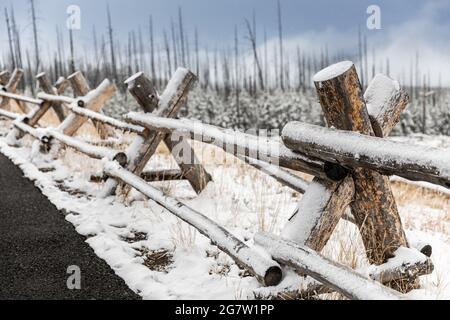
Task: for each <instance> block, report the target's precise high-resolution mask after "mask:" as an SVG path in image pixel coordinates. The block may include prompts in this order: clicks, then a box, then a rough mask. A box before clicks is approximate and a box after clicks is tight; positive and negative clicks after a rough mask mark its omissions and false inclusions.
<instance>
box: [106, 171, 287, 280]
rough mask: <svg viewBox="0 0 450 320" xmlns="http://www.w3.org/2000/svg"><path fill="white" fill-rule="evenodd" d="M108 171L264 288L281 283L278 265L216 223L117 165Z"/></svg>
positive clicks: (107, 172)
mask: <svg viewBox="0 0 450 320" xmlns="http://www.w3.org/2000/svg"><path fill="white" fill-rule="evenodd" d="M104 171H105V173H106V174H108V175H109V176H111V177H113V178H114V179H119V180H121V181H123V182H124V183H127V184H129V185H131V186H132V187H133V188H135V189H136V190H138V191H139V192H141V193H142V194H144V195H145V196H147V197H149V198H150V199H152V200H153V201H155V202H156V203H158V204H159V205H161V206H163V207H164V208H166V209H167V210H168V211H170V212H171V213H172V214H174V215H175V216H177V217H178V218H180V219H181V220H183V221H185V222H186V223H188V224H189V225H191V226H193V227H194V228H196V229H197V230H198V231H199V232H200V233H201V234H203V235H204V236H206V237H207V238H209V239H210V240H211V242H212V243H213V244H214V245H216V246H217V247H218V248H219V249H220V250H222V251H223V252H225V253H227V254H228V255H230V257H231V258H233V259H234V260H235V261H236V263H237V264H238V265H240V266H242V267H244V268H245V269H247V270H248V271H249V272H250V273H251V274H252V275H254V276H255V277H256V279H258V281H259V282H261V283H262V284H263V285H266V286H273V285H277V284H278V283H280V281H281V278H282V271H281V268H280V266H279V265H278V264H277V263H276V262H274V261H273V260H272V259H268V258H267V257H265V256H263V255H261V254H260V253H259V252H257V251H256V250H254V249H252V248H250V247H248V246H247V245H246V244H245V243H244V242H242V241H240V240H239V239H237V238H236V237H235V236H234V235H232V234H231V233H229V232H228V231H227V230H226V229H225V228H223V227H221V226H220V225H218V224H217V223H215V222H214V221H213V220H211V219H209V218H208V217H206V216H204V215H203V214H201V213H200V212H197V211H195V210H193V209H192V208H190V207H188V206H187V205H185V204H183V203H181V202H180V201H178V200H176V199H174V198H171V197H169V196H167V195H165V194H164V193H163V192H161V191H160V190H158V189H156V188H154V187H152V186H150V185H149V184H148V183H147V182H145V181H144V180H142V179H140V178H138V177H137V176H135V175H134V174H133V173H131V172H129V171H127V170H126V169H123V168H122V167H121V166H120V165H118V164H117V163H107V164H106V165H105V168H104Z"/></svg>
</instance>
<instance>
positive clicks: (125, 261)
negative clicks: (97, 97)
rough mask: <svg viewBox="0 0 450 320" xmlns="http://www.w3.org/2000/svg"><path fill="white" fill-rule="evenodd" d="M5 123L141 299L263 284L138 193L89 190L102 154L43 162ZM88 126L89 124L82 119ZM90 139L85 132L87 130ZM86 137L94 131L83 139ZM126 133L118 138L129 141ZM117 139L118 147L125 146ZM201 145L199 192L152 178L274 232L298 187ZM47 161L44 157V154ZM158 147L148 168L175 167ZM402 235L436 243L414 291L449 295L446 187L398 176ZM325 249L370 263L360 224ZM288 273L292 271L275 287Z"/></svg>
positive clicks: (40, 181) (8, 150) (232, 221)
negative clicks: (204, 173)
mask: <svg viewBox="0 0 450 320" xmlns="http://www.w3.org/2000/svg"><path fill="white" fill-rule="evenodd" d="M10 124H11V123H10V122H9V121H4V120H0V136H2V137H0V152H2V153H3V154H5V155H7V156H8V157H9V158H10V159H12V160H13V161H14V162H15V163H16V164H17V165H19V166H20V167H21V169H22V170H23V171H24V173H25V175H26V176H27V177H28V178H29V179H31V180H33V181H34V183H35V184H36V186H37V187H39V188H40V189H41V190H42V192H43V193H44V194H45V195H46V196H47V197H48V198H49V199H50V201H52V202H53V203H54V204H55V205H56V206H57V207H58V208H59V209H61V211H62V212H64V213H65V214H66V219H67V220H68V221H70V222H71V223H72V224H73V225H74V226H75V227H76V230H77V231H78V232H79V233H80V234H83V235H85V236H86V237H87V243H88V244H89V245H90V246H91V247H92V248H93V249H94V250H95V252H96V254H97V255H98V256H99V257H101V258H102V259H104V260H105V261H106V262H107V263H108V264H109V265H110V266H111V267H112V268H113V269H114V271H115V272H116V273H117V274H118V275H119V276H120V277H122V278H123V279H124V280H125V282H126V283H127V284H128V286H129V287H130V288H131V289H132V290H134V291H136V292H138V293H139V294H140V295H142V297H144V298H146V299H246V298H254V295H253V290H254V289H257V288H259V287H260V285H259V283H258V282H257V281H256V280H255V279H254V278H252V277H249V276H247V274H246V273H245V272H244V271H243V270H241V269H239V267H238V266H237V265H236V264H235V263H234V262H233V261H232V260H231V259H230V258H229V257H228V256H227V255H226V254H224V253H222V252H220V251H219V250H218V249H217V248H216V247H214V246H212V245H211V244H210V242H209V240H208V239H206V238H205V237H203V236H202V235H200V234H198V233H197V231H195V230H194V229H192V228H191V227H189V226H188V225H187V224H185V223H183V222H181V221H180V220H178V219H177V218H175V217H174V216H172V215H171V214H170V213H168V212H167V211H165V210H164V209H163V208H161V207H160V206H159V205H157V204H155V203H154V202H152V201H149V200H147V199H145V198H144V197H143V196H142V195H140V194H139V193H137V192H134V193H132V194H131V197H130V198H129V199H127V201H123V199H117V198H115V197H109V198H106V199H100V198H98V197H95V195H96V194H97V193H98V192H99V190H101V187H102V186H101V184H98V183H92V182H89V178H90V176H91V174H99V173H101V170H102V162H101V161H97V160H92V159H89V158H88V157H86V156H84V155H81V154H78V153H76V152H75V151H73V150H70V149H67V150H66V151H61V155H60V156H59V159H58V160H51V161H43V160H44V159H42V158H40V157H37V156H36V154H35V153H33V151H32V148H31V145H32V142H33V141H32V140H31V138H25V139H24V140H23V143H22V147H20V148H12V147H9V146H8V145H7V144H6V141H5V137H4V136H5V135H6V133H7V132H8V131H9V127H10ZM83 131H84V132H90V131H92V130H91V129H90V128H87V127H85V128H84V130H83ZM86 138H87V137H86ZM89 139H92V137H89ZM131 139H132V136H131V135H126V136H124V137H123V138H122V141H121V142H122V143H123V145H125V144H126V143H128V142H130V140H131ZM396 139H400V140H407V141H410V142H417V143H424V144H427V145H433V146H438V147H449V146H450V138H449V137H428V136H413V137H410V138H396ZM123 145H122V147H123ZM194 147H195V150H196V151H197V152H198V153H199V152H202V153H203V157H202V159H203V160H204V161H205V167H206V169H207V170H208V171H209V172H210V173H211V174H212V176H213V180H214V182H213V183H210V184H209V185H208V187H207V188H206V190H204V192H203V193H202V194H201V195H199V196H197V195H196V194H195V192H194V191H193V190H192V189H191V188H190V186H189V184H188V183H187V182H165V183H155V185H157V186H159V187H161V188H162V190H163V191H165V192H167V193H168V194H170V195H172V196H175V197H177V198H178V199H180V200H182V201H183V202H184V203H186V204H188V205H190V206H192V207H193V208H195V209H196V210H198V211H200V212H201V213H203V214H205V215H206V216H208V217H210V218H211V219H213V220H214V221H217V222H218V223H220V224H221V225H223V226H225V227H226V228H227V229H228V230H229V231H231V232H232V233H234V234H235V235H236V236H238V237H239V238H241V239H243V240H244V241H248V242H249V244H252V238H253V235H254V234H255V233H256V232H257V231H267V232H272V233H275V234H277V233H279V232H280V230H281V229H282V228H283V226H284V224H285V223H286V221H287V219H288V218H289V217H290V216H291V215H292V213H293V211H294V209H295V207H296V205H297V203H298V201H299V200H300V199H301V195H299V194H297V193H295V192H293V191H292V190H290V189H289V188H287V187H283V186H281V185H280V184H279V183H278V182H276V181H275V180H274V179H272V178H271V177H268V176H267V175H265V174H264V173H261V172H259V171H257V170H255V169H253V168H251V167H250V166H247V165H245V164H244V163H243V162H241V161H239V160H236V159H235V158H234V157H231V156H228V155H225V154H224V152H222V151H221V150H218V149H216V148H214V147H213V146H208V145H200V144H197V143H195V144H194ZM47 160H48V159H47ZM175 166H176V164H175V163H174V162H173V160H172V159H171V158H170V157H169V155H168V153H167V151H166V150H164V148H160V149H159V150H158V154H157V155H156V156H155V157H153V158H152V160H151V161H150V163H149V164H148V167H147V169H163V168H164V169H167V168H174V167H175ZM394 180H395V181H393V189H394V193H395V196H396V199H397V201H398V205H399V209H400V213H401V216H402V220H403V222H404V225H405V228H406V230H407V236H408V239H409V241H410V243H411V244H412V245H413V246H417V247H420V246H421V245H424V244H430V245H431V246H432V247H433V256H432V259H433V262H434V264H435V271H434V272H433V274H432V275H429V276H426V277H422V278H421V284H422V289H419V290H414V291H412V292H410V293H409V294H408V295H409V296H410V297H412V298H429V299H450V275H449V272H448V271H449V266H450V214H449V213H450V195H449V194H448V193H447V194H446V193H444V192H441V191H440V190H439V189H428V188H423V187H428V185H414V184H405V183H404V182H403V181H399V180H398V179H394ZM324 254H325V255H326V256H328V257H331V258H333V259H334V260H337V261H340V262H342V263H345V264H347V265H349V266H351V267H353V268H358V269H364V268H365V267H366V266H367V263H366V261H365V254H364V251H363V247H362V243H361V240H360V238H359V235H358V232H357V230H356V228H355V227H354V226H353V225H352V224H351V223H349V222H346V221H341V222H340V223H339V225H338V228H337V229H336V230H335V232H334V234H333V236H332V238H331V240H330V242H329V243H328V244H327V246H326V248H325V250H324ZM293 279H296V277H294V276H293V275H292V274H288V276H287V277H286V279H285V280H284V281H283V283H282V284H281V286H283V285H286V284H287V283H289V282H290V281H292V280H293Z"/></svg>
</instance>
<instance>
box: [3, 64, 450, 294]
mask: <svg viewBox="0 0 450 320" xmlns="http://www.w3.org/2000/svg"><path fill="white" fill-rule="evenodd" d="M22 74H23V72H21V71H20V70H15V71H14V72H13V75H12V76H11V77H10V78H8V77H9V73H8V72H2V73H0V75H1V76H0V79H2V83H3V87H2V90H0V97H2V102H1V105H2V106H3V108H0V116H3V117H6V118H9V119H12V120H14V121H13V127H12V129H11V132H10V133H9V135H8V143H10V144H11V145H19V144H20V139H21V138H22V137H23V136H24V135H25V134H28V135H31V136H32V137H34V138H35V139H37V140H39V141H40V145H41V147H40V150H41V152H44V153H45V152H50V151H51V150H55V149H56V150H58V149H60V148H62V147H64V146H67V147H70V148H73V149H75V150H77V151H79V152H81V153H84V154H86V155H88V156H90V157H92V158H95V159H105V158H106V159H108V160H110V161H109V162H107V163H106V165H105V167H104V175H103V176H102V177H93V178H92V179H93V180H95V181H98V182H104V186H103V192H102V194H103V196H109V195H113V194H120V195H122V196H126V195H127V194H128V193H129V191H130V190H131V188H134V189H136V190H138V191H139V192H141V193H143V194H144V195H146V196H147V197H149V198H150V199H152V200H154V201H155V202H157V203H158V204H160V205H161V206H163V207H165V208H166V209H167V210H168V211H169V212H171V213H172V214H174V215H175V216H177V217H179V218H180V219H182V220H184V221H185V222H186V223H188V224H190V225H191V226H193V227H195V228H196V229H197V230H198V231H199V232H200V233H202V234H203V235H205V236H207V237H208V238H210V239H211V241H212V242H213V243H214V244H215V245H217V247H218V248H220V249H221V250H222V251H224V252H226V253H227V254H228V255H230V256H231V257H232V258H233V259H234V260H235V261H236V263H237V264H239V265H240V266H242V267H244V268H246V269H247V270H249V272H250V273H251V274H252V275H253V276H255V277H256V279H258V281H260V282H261V283H262V284H263V285H265V286H274V285H277V284H278V283H280V281H281V280H282V268H281V267H280V265H281V266H283V267H284V268H292V269H293V270H295V271H296V272H298V273H299V274H300V275H305V274H306V275H308V276H310V277H312V278H313V279H315V280H316V281H318V283H313V285H312V286H308V287H307V288H306V289H303V290H300V291H299V290H298V288H284V287H283V288H281V287H279V288H278V290H279V291H280V290H281V291H283V290H284V291H289V290H291V291H297V293H298V295H299V296H304V295H305V293H306V295H307V296H309V295H314V294H320V293H326V292H331V291H338V292H340V293H342V294H343V295H345V296H346V297H348V298H351V299H396V298H401V295H400V294H399V293H398V292H396V291H394V290H392V289H390V288H388V287H386V286H383V285H382V284H385V285H388V286H390V287H393V288H397V289H399V288H400V284H401V285H402V286H404V284H405V283H406V284H408V285H411V286H413V285H414V284H415V281H416V279H417V277H418V276H420V275H424V274H428V273H430V272H431V271H432V270H433V264H432V263H431V260H430V259H429V256H430V254H431V247H429V246H427V247H425V248H423V249H422V248H420V249H422V252H423V253H420V252H419V251H417V250H416V249H412V248H409V249H407V248H408V247H409V244H408V242H407V239H406V236H405V233H404V231H403V227H402V224H401V220H400V217H399V215H398V211H397V208H396V204H395V199H394V197H393V195H392V191H391V189H390V184H389V180H388V178H387V176H385V175H391V174H395V175H398V176H401V177H404V178H406V179H412V180H422V181H428V182H431V183H435V184H439V185H442V186H445V187H450V185H449V172H450V170H449V166H448V164H447V163H446V162H445V161H444V159H445V158H446V157H447V159H448V152H443V151H440V150H435V149H431V148H423V147H417V146H411V145H406V144H399V143H394V142H392V141H389V140H386V139H384V137H386V136H388V135H389V133H390V131H391V130H392V129H393V127H394V126H395V125H396V124H397V122H398V121H399V118H400V115H401V113H402V111H403V110H404V109H405V108H406V106H407V104H408V102H409V98H408V96H407V94H406V93H405V91H403V90H402V89H401V88H400V87H399V85H398V83H397V82H395V81H393V80H391V79H389V78H388V77H385V76H382V75H378V76H376V77H375V78H374V80H373V81H372V83H371V84H370V86H369V87H368V89H367V91H366V92H365V94H364V95H363V93H362V89H361V85H360V83H359V79H358V75H357V73H356V69H355V67H354V65H353V64H352V63H351V62H343V63H339V64H337V65H333V66H330V67H329V68H326V69H324V70H322V71H321V72H319V73H318V74H317V75H316V76H315V78H314V81H315V83H316V87H317V92H318V95H319V98H320V102H321V105H322V109H323V112H324V115H325V118H326V120H327V124H328V125H329V126H330V127H332V128H321V127H317V126H311V125H307V124H301V123H289V124H288V125H287V126H286V128H285V129H284V131H283V135H282V141H278V140H274V139H269V138H261V137H258V136H255V135H251V134H246V133H242V132H239V131H233V130H229V129H225V128H220V127H216V126H211V125H207V124H203V123H199V122H196V121H192V120H188V119H177V118H176V117H177V114H178V111H179V110H180V108H181V107H182V106H183V105H184V104H185V103H186V101H187V97H188V94H189V91H190V89H191V88H192V86H193V85H194V83H195V81H196V76H195V75H193V74H192V73H191V72H190V71H188V70H186V69H181V68H180V69H178V70H177V71H176V73H175V74H174V76H173V78H172V79H171V80H170V81H169V83H168V85H167V88H166V90H165V91H164V92H163V94H162V95H161V96H159V95H158V94H157V92H156V90H155V88H154V87H153V84H152V82H151V81H150V79H148V78H147V77H145V75H144V74H143V73H142V72H141V73H137V74H136V75H134V76H132V77H130V78H129V79H128V80H126V82H125V84H126V85H127V86H128V90H129V92H130V93H131V95H132V96H133V97H134V98H135V99H136V101H137V102H138V103H139V105H140V106H141V107H142V109H143V110H144V113H129V114H127V115H126V116H125V117H124V120H125V121H122V120H118V119H115V118H112V117H108V116H105V115H104V114H102V113H101V109H102V107H103V105H104V104H105V103H106V102H107V101H108V99H110V98H111V97H112V95H113V94H114V93H115V91H116V88H115V86H114V85H113V84H111V83H110V82H109V81H108V80H105V81H104V82H102V83H101V84H100V85H99V87H98V88H96V89H93V90H91V88H90V87H89V85H88V83H87V81H86V79H85V78H84V77H83V75H82V74H81V72H76V73H75V74H73V75H71V76H69V77H68V79H67V80H65V79H64V78H60V79H58V82H57V83H56V84H55V86H54V87H53V86H51V85H50V82H49V81H48V79H47V77H46V75H45V74H44V73H41V74H39V75H38V76H37V77H36V78H37V80H38V82H39V85H40V88H41V90H42V91H43V92H40V93H39V94H38V98H37V99H34V98H29V97H25V96H23V95H21V94H19V93H17V92H16V87H17V83H18V81H20V77H21V76H22ZM69 83H70V85H71V86H72V88H73V91H74V94H75V98H72V97H67V96H63V93H64V90H65V89H66V88H67V85H68V84H69ZM11 101H15V102H16V103H17V104H18V105H19V108H20V110H22V111H23V112H24V113H25V115H22V114H18V113H13V112H11V111H8V110H5V109H4V108H6V107H7V106H8V105H9V104H10V103H11ZM30 105H31V106H30ZM32 105H35V107H32ZM36 106H37V107H36ZM50 108H52V109H53V110H55V112H56V114H57V115H58V119H59V120H60V122H61V124H60V126H59V127H58V128H56V129H45V128H39V127H38V122H39V121H40V120H41V118H42V117H43V116H44V115H45V114H46V113H47V111H48V110H50ZM64 111H65V112H64ZM86 121H92V122H93V124H94V125H95V127H96V129H97V131H98V133H99V135H100V137H102V138H107V137H109V136H113V135H115V134H116V132H115V131H113V130H112V128H115V129H118V130H120V131H124V132H132V133H135V134H136V135H135V138H134V141H133V143H132V144H131V145H130V146H129V147H128V149H127V150H126V151H125V152H120V151H118V150H113V149H111V148H107V147H102V146H98V145H93V144H90V143H87V142H85V141H82V140H80V139H79V138H76V137H74V136H75V135H76V133H77V131H78V130H79V128H80V127H81V126H82V125H83V124H84V123H85V122H86ZM350 131H355V132H350ZM174 133H176V135H177V137H180V136H181V137H182V139H179V138H178V139H172V138H173V136H174ZM187 139H193V140H198V141H200V142H203V143H212V144H214V145H216V146H217V147H220V148H222V149H223V150H225V151H226V152H228V153H230V154H232V155H234V156H236V157H239V158H240V159H242V160H244V161H246V162H247V163H248V164H250V165H252V166H254V167H255V168H257V169H259V170H261V171H263V172H265V173H267V174H269V175H271V176H272V177H274V178H275V179H276V180H277V181H279V182H281V183H282V184H284V185H286V186H288V187H290V188H292V189H293V190H295V191H297V192H300V193H303V194H304V195H303V197H302V199H301V201H300V202H299V205H298V208H297V210H296V211H295V212H294V214H293V216H292V217H291V219H290V220H289V222H288V223H287V225H286V227H285V229H284V230H283V233H282V238H278V237H275V236H273V235H257V236H256V237H255V242H256V243H257V244H258V245H260V246H261V247H263V248H264V249H266V251H267V252H268V253H269V254H270V255H264V254H261V251H260V250H255V249H254V248H253V247H252V246H249V245H247V244H246V243H244V242H243V241H241V240H239V239H238V238H236V237H235V236H233V235H232V234H231V233H230V232H228V231H227V230H226V229H225V228H223V227H221V226H219V225H217V224H216V223H215V222H214V221H212V220H211V219H209V218H208V217H206V216H204V215H202V214H201V213H199V212H197V211H195V210H194V209H192V208H190V207H188V206H187V205H185V204H183V203H181V202H180V201H179V200H177V199H175V198H172V197H169V196H167V195H165V194H164V193H163V192H162V191H160V190H158V189H157V188H155V187H153V186H151V185H149V184H148V183H147V182H151V181H161V180H170V179H175V180H179V179H185V180H187V181H188V182H189V183H190V184H191V186H192V188H193V189H194V190H195V191H196V192H197V193H201V192H202V190H203V189H204V188H205V187H206V185H207V184H208V183H209V182H210V181H211V176H210V175H209V174H208V173H207V172H206V170H205V169H204V167H203V166H202V165H201V164H200V163H199V161H198V159H197V158H196V156H195V153H194V151H193V150H192V147H191V146H190V145H189V143H188V142H187ZM174 140H176V141H174ZM160 143H164V144H166V146H167V147H168V148H169V150H171V152H172V155H173V157H174V159H175V160H176V162H177V163H178V165H179V167H180V170H170V171H150V172H145V171H144V168H145V166H146V164H147V163H148V161H149V160H150V158H151V157H152V156H153V155H154V153H155V151H156V148H157V146H158V145H159V144H160ZM229 146H232V148H229ZM176 150H183V152H188V153H189V154H190V155H191V156H190V157H185V156H183V155H181V154H179V153H178V152H176ZM55 154H56V153H55ZM437 155H438V156H437ZM273 160H275V161H276V163H277V164H278V165H274V161H273ZM289 170H294V171H302V172H304V173H308V174H311V175H313V176H314V177H315V178H314V180H313V181H312V182H307V181H305V180H304V179H302V178H300V177H298V176H297V175H295V174H293V173H292V172H291V171H289ZM348 208H350V211H351V217H349V216H348V215H347V214H346V213H345V212H346V211H347V209H348ZM340 219H348V220H351V221H352V222H353V223H355V224H356V225H357V226H358V227H359V229H360V232H361V236H362V239H363V242H364V245H365V249H366V253H367V257H368V260H369V262H370V263H372V264H374V265H376V267H374V268H375V270H377V272H373V273H371V274H370V275H369V276H368V277H366V276H362V275H360V274H358V273H357V272H355V271H353V270H351V269H348V268H346V267H344V266H341V265H339V264H336V263H334V262H332V261H330V260H328V259H326V258H324V257H323V256H321V255H320V251H321V250H322V249H323V247H324V246H325V244H326V243H327V242H328V240H329V238H330V236H331V234H332V232H333V230H334V228H335V227H336V225H337V223H338V222H339V220H340ZM404 250H407V252H410V253H412V254H413V256H414V257H415V258H414V259H413V260H412V261H411V260H408V261H403V260H402V259H401V254H400V252H404ZM425 254H427V256H426V255H425ZM270 256H272V258H270ZM388 260H389V264H387V261H388ZM385 266H386V267H385ZM280 288H281V289H280ZM318 288H322V289H320V290H319V289H318ZM323 288H324V289H323ZM369 288H370V289H369ZM274 292H277V290H274ZM277 296H278V297H279V296H280V295H277V294H273V295H270V297H277Z"/></svg>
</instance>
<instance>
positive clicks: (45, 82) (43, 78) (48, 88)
mask: <svg viewBox="0 0 450 320" xmlns="http://www.w3.org/2000/svg"><path fill="white" fill-rule="evenodd" d="M36 80H37V81H38V82H39V87H40V88H41V90H42V91H43V92H45V93H48V94H57V92H56V90H55V88H53V86H52V85H51V84H50V80H49V79H48V78H47V75H46V74H45V72H42V73H40V74H38V75H37V76H36ZM52 108H53V110H54V111H55V113H56V115H57V116H58V120H59V122H61V123H62V122H63V121H64V118H65V116H64V111H63V108H62V105H61V103H57V102H53V103H52Z"/></svg>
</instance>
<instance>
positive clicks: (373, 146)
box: [283, 122, 450, 188]
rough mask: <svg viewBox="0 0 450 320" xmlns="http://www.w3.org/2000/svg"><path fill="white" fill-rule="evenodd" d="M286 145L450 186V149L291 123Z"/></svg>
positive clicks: (350, 164)
mask: <svg viewBox="0 0 450 320" xmlns="http://www.w3.org/2000/svg"><path fill="white" fill-rule="evenodd" d="M283 141H284V142H285V144H286V145H287V146H288V147H290V148H292V149H294V150H296V151H299V152H301V153H304V154H307V155H309V156H312V157H317V158H320V159H322V160H325V161H330V162H335V163H340V164H342V165H344V166H348V167H352V168H358V167H363V168H368V169H372V170H376V171H378V172H381V173H383V174H386V175H397V176H400V177H403V178H405V179H409V180H414V181H426V182H431V183H434V184H437V185H441V186H444V187H447V188H450V162H449V159H450V150H443V149H437V148H433V147H426V146H421V145H414V144H409V143H404V142H397V141H392V140H386V139H381V138H377V137H371V136H365V135H361V134H359V133H356V132H348V131H343V130H337V129H328V128H323V127H320V126H315V125H310V124H305V123H301V122H291V123H289V124H287V125H286V127H285V128H284V130H283Z"/></svg>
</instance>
